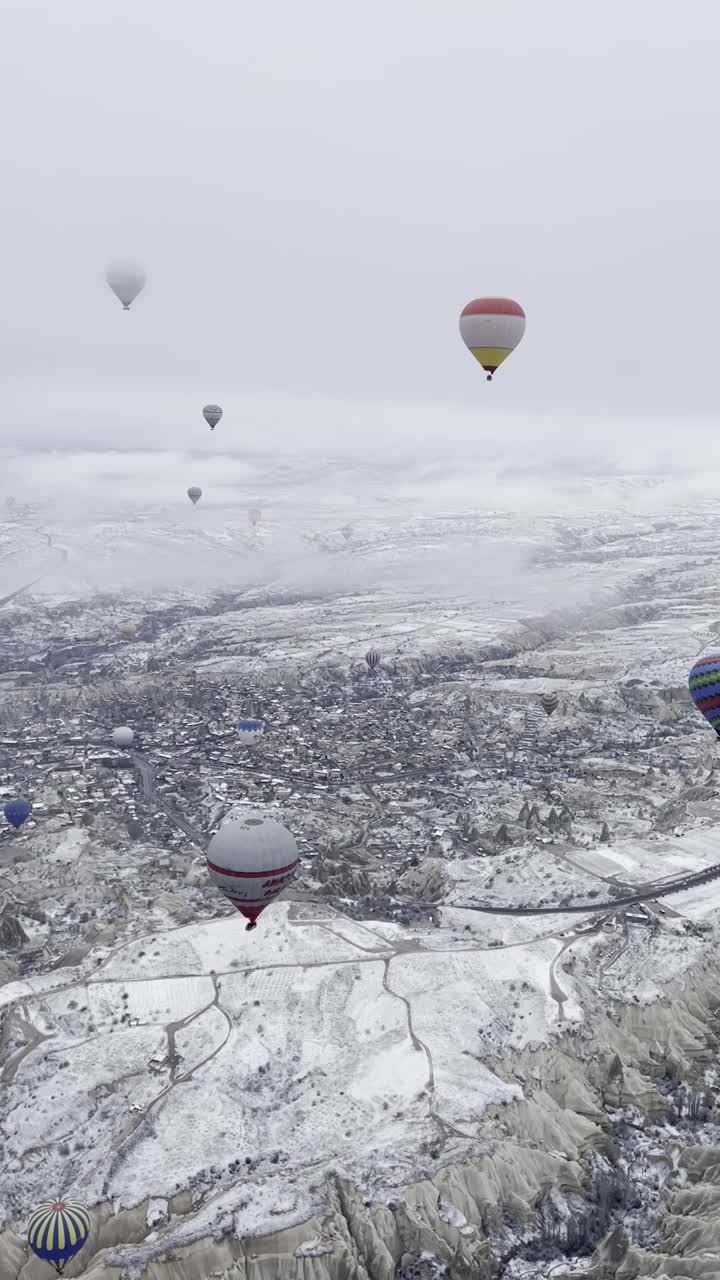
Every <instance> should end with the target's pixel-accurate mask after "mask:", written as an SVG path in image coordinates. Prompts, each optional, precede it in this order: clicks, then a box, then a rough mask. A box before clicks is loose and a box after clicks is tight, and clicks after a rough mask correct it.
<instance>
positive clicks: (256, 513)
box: [248, 507, 262, 529]
mask: <svg viewBox="0 0 720 1280" xmlns="http://www.w3.org/2000/svg"><path fill="white" fill-rule="evenodd" d="M261 515H262V511H261V510H260V508H259V507H250V510H249V511H248V520H249V521H250V523H251V525H252V527H253V529H254V528H255V525H256V524H257V523H258V521H259V520H260V517H261Z"/></svg>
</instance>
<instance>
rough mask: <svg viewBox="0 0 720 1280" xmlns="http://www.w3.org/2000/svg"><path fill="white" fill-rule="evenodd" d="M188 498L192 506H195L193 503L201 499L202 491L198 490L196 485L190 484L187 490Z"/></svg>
mask: <svg viewBox="0 0 720 1280" xmlns="http://www.w3.org/2000/svg"><path fill="white" fill-rule="evenodd" d="M188 498H189V499H190V501H191V502H192V504H193V506H195V503H196V502H199V500H200V498H202V489H200V488H199V487H198V485H196V484H191V485H190V488H189V489H188Z"/></svg>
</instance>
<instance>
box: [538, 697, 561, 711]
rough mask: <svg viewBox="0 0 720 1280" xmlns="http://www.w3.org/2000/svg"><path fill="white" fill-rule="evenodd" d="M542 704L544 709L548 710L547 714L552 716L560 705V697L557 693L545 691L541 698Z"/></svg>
mask: <svg viewBox="0 0 720 1280" xmlns="http://www.w3.org/2000/svg"><path fill="white" fill-rule="evenodd" d="M540 704H541V706H542V709H543V711H545V712H547V714H548V715H549V716H551V715H552V713H553V711H557V709H558V707H559V705H560V699H559V698H558V696H557V694H556V693H544V694H543V695H542V697H541V699H540Z"/></svg>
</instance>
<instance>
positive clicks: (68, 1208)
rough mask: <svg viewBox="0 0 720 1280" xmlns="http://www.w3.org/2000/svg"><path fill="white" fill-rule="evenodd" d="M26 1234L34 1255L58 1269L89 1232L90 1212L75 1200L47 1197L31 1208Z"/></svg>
mask: <svg viewBox="0 0 720 1280" xmlns="http://www.w3.org/2000/svg"><path fill="white" fill-rule="evenodd" d="M27 1234H28V1244H29V1245H30V1248H31V1249H32V1251H33V1253H34V1254H35V1255H36V1257H38V1258H42V1259H43V1261H44V1262H51V1263H52V1264H53V1266H54V1267H55V1268H56V1270H58V1271H60V1270H61V1269H62V1267H64V1265H65V1263H66V1262H68V1261H69V1259H70V1258H74V1257H75V1254H76V1253H79V1252H80V1250H81V1249H82V1247H83V1245H84V1244H85V1241H86V1240H87V1238H88V1236H89V1235H90V1214H89V1213H88V1211H87V1209H86V1208H85V1206H84V1205H82V1204H80V1202H79V1201H78V1200H46V1201H45V1202H44V1203H43V1204H39V1205H38V1207H37V1209H35V1210H34V1211H33V1213H32V1215H31V1217H30V1221H29V1223H28V1229H27Z"/></svg>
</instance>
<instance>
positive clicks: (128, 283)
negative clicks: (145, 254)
mask: <svg viewBox="0 0 720 1280" xmlns="http://www.w3.org/2000/svg"><path fill="white" fill-rule="evenodd" d="M105 279H106V280H107V282H108V284H109V285H110V288H111V289H112V291H113V293H114V294H115V297H116V298H119V300H120V302H122V304H123V311H129V310H130V303H131V302H133V301H134V300H135V298H137V296H138V294H139V293H140V290H141V289H143V288H144V287H145V272H144V271H143V269H142V267H136V266H133V264H132V263H130V262H115V263H113V265H112V266H110V267H108V269H107V271H106V273H105Z"/></svg>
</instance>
